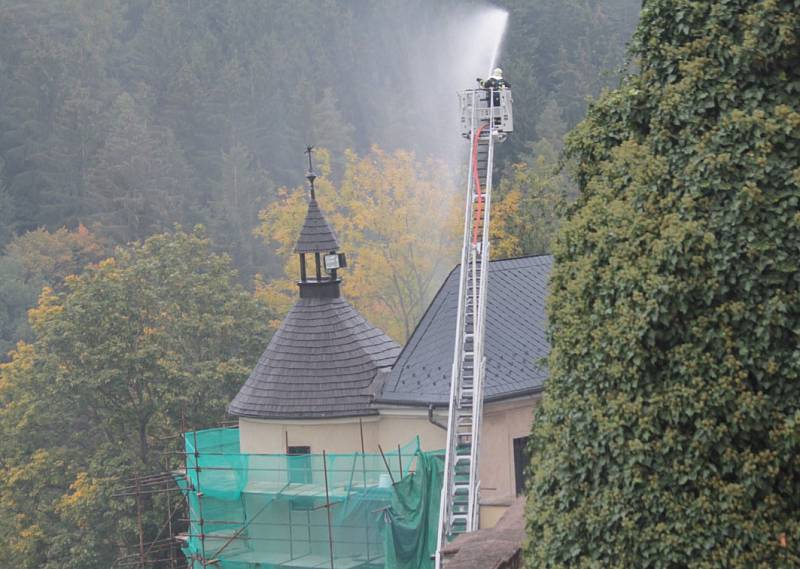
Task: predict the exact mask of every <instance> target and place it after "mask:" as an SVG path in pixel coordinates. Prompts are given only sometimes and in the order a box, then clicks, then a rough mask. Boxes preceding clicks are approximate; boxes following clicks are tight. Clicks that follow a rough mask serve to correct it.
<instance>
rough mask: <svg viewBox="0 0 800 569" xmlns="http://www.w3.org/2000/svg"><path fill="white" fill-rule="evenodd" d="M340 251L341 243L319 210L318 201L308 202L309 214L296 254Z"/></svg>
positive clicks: (304, 223) (298, 240) (299, 238)
mask: <svg viewBox="0 0 800 569" xmlns="http://www.w3.org/2000/svg"><path fill="white" fill-rule="evenodd" d="M337 249H339V241H338V240H337V239H336V234H335V233H334V232H333V229H331V226H330V225H328V221H327V220H326V219H325V216H324V215H323V214H322V210H320V209H319V205H318V204H317V200H315V199H314V198H311V199H310V200H309V201H308V212H307V213H306V219H305V221H304V222H303V228H302V229H301V230H300V236H299V237H298V238H297V244H296V245H295V246H294V252H295V253H324V252H328V251H336V250H337Z"/></svg>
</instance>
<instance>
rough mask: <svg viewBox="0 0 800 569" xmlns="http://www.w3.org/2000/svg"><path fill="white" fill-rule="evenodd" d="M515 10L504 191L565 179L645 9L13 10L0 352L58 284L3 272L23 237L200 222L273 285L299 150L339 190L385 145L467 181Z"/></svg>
mask: <svg viewBox="0 0 800 569" xmlns="http://www.w3.org/2000/svg"><path fill="white" fill-rule="evenodd" d="M503 11H506V12H507V13H508V20H507V29H506V33H505V37H504V39H503V42H502V47H501V49H500V51H499V57H498V61H497V63H498V65H500V66H502V67H503V69H504V71H505V76H506V78H507V79H508V80H509V81H510V83H511V85H512V87H513V92H514V101H515V108H514V114H515V126H516V132H515V133H514V136H513V137H511V138H510V139H509V140H508V141H507V142H505V143H504V144H503V145H500V146H499V147H498V155H497V162H496V176H497V177H496V183H497V181H498V180H502V178H503V174H504V173H507V172H510V171H511V169H512V168H513V166H514V164H518V163H529V164H533V163H534V162H535V161H536V160H537V157H538V158H539V159H540V162H541V161H544V166H546V167H547V168H550V167H556V166H557V157H558V152H559V150H560V148H561V140H562V138H563V136H564V134H565V133H566V132H567V130H568V129H569V128H571V127H572V126H574V125H575V124H576V123H577V122H578V121H579V120H580V119H581V118H582V117H583V115H584V113H585V110H586V107H587V101H588V100H589V98H590V97H592V96H595V95H597V94H598V93H599V92H600V91H601V89H602V88H603V87H605V86H611V85H614V84H616V81H617V73H616V72H617V70H618V69H619V68H620V66H621V65H622V63H623V54H624V50H625V43H626V41H627V40H628V39H629V37H630V35H631V33H632V31H633V28H634V26H635V24H636V21H637V18H638V12H639V2H638V0H503V1H499V2H495V3H493V4H491V5H490V4H488V3H486V2H471V1H460V2H456V1H451V0H444V1H437V2H423V1H421V0H403V1H395V0H392V1H385V0H353V1H349V2H333V1H315V0H293V1H291V2H287V1H264V0H181V1H166V0H127V1H121V0H24V1H23V0H0V250H2V251H3V252H4V255H3V256H0V349H2V351H3V352H5V351H6V350H7V349H8V348H10V347H11V346H13V345H14V343H15V341H16V340H17V339H19V338H20V337H24V336H25V334H26V330H27V327H26V324H25V322H26V317H25V313H26V311H27V309H28V308H30V307H31V306H33V305H34V304H35V301H36V298H37V296H38V294H39V291H40V290H41V287H42V285H43V284H50V285H52V283H53V282H56V281H57V279H56V278H55V277H53V276H52V274H49V275H48V274H45V273H47V271H45V270H42V271H39V268H38V266H37V267H36V268H35V270H33V271H31V268H30V266H28V267H20V263H19V262H18V260H15V258H12V257H13V256H9V252H10V250H9V247H11V246H13V244H14V242H15V240H16V239H19V238H20V237H21V236H24V235H26V234H28V232H31V231H34V230H37V229H40V228H43V229H46V230H48V231H50V232H53V231H57V230H59V229H60V228H66V229H67V230H69V231H74V230H75V229H76V228H79V227H80V226H83V227H85V228H87V229H88V230H89V231H90V232H91V233H92V235H95V236H98V237H99V238H101V239H102V243H103V245H104V247H105V251H110V250H111V248H112V247H113V246H115V245H119V244H125V243H127V242H130V241H133V240H141V239H144V238H146V237H148V236H149V235H152V234H155V233H159V232H163V231H167V230H172V229H173V228H174V226H175V224H181V225H182V226H183V227H187V228H191V227H193V226H194V225H195V224H198V223H201V224H203V225H204V226H205V227H206V228H207V231H208V233H209V235H210V237H211V238H212V242H213V244H214V247H215V249H216V250H218V251H221V252H227V253H228V254H230V255H231V256H232V258H233V260H234V264H235V265H236V267H237V269H238V270H239V272H240V275H241V277H242V282H244V283H249V282H250V280H251V278H252V277H253V275H255V274H256V273H259V274H261V275H262V278H263V279H264V280H266V281H269V280H270V279H271V278H275V277H277V276H279V275H280V274H281V271H282V263H281V260H280V258H279V257H278V256H277V255H276V254H275V251H274V250H272V248H271V247H270V246H269V244H267V243H265V242H264V240H263V239H262V238H260V237H256V236H254V234H253V230H254V229H255V228H256V227H257V226H258V223H259V220H258V212H259V210H262V209H263V208H265V207H268V206H269V205H270V203H272V202H273V201H274V200H275V199H276V195H277V190H278V189H279V188H280V187H282V186H289V187H293V186H297V185H299V184H301V183H302V182H303V179H302V177H303V175H304V171H305V167H306V165H305V157H304V155H303V150H304V148H305V146H306V144H314V145H316V146H318V147H324V148H327V149H328V150H329V151H330V153H331V157H332V166H333V169H332V177H333V178H334V181H335V180H336V179H337V178H340V177H341V176H342V175H343V168H344V162H345V158H344V153H345V150H346V149H352V150H353V151H355V152H356V153H358V154H359V155H364V154H366V153H368V152H369V150H370V148H371V147H372V146H373V145H378V146H379V147H381V148H383V149H384V150H387V151H393V150H396V149H406V150H411V151H413V152H414V153H415V155H416V157H417V158H418V159H419V162H420V164H423V163H424V161H425V160H426V159H427V158H429V157H433V158H435V159H438V160H442V161H444V162H445V163H446V164H447V165H448V166H449V167H450V168H452V169H454V170H456V172H454V177H455V178H458V172H457V170H458V169H459V168H460V167H462V166H461V162H463V160H461V159H460V157H461V156H462V154H461V153H462V152H463V151H464V143H463V141H462V140H461V139H460V138H459V136H458V132H457V128H456V126H455V125H456V120H457V118H458V117H457V112H458V109H457V104H456V95H455V92H456V91H457V90H458V89H463V88H471V87H473V86H474V85H475V83H474V80H475V77H477V76H479V75H480V76H486V74H488V71H489V66H490V59H491V55H492V52H493V51H494V49H495V48H496V47H497V46H498V43H499V41H500V35H501V33H502V27H503V25H504V19H505V16H504V14H503ZM537 144H538V145H539V146H537ZM543 145H544V146H543ZM543 148H546V151H545V150H542V149H543ZM564 180H565V179H564ZM561 183H562V181H559V182H558V184H561ZM563 183H567V182H563ZM502 191H503V188H502V187H500V185H499V184H498V192H500V194H502ZM522 191H523V193H524V191H525V190H524V188H523V189H522ZM320 199H321V201H322V203H323V206H324V201H325V196H321V197H320ZM501 199H502V195H499V196H498V198H497V200H498V204H499V202H500V200H501ZM60 242H62V243H63V242H65V240H64V239H60ZM40 247H41V248H47V247H48V245H46V244H41V245H40ZM73 249H75V248H74V247H73ZM523 252H526V250H524V249H523ZM96 253H97V254H96V255H95V257H97V258H99V257H102V255H101V254H100V253H99V252H96ZM83 260H84V261H85V260H87V259H83ZM88 260H96V258H89V259H88ZM455 262H456V259H455V258H454V259H453V260H452V263H455ZM78 269H79V267H70V269H67V268H63V267H62V268H58V270H57V271H56V273H58V278H61V277H62V276H63V275H62V273H64V274H69V270H78ZM37 271H38V272H37ZM59 271H60V272H59ZM39 273H41V274H39ZM51 273H52V271H51Z"/></svg>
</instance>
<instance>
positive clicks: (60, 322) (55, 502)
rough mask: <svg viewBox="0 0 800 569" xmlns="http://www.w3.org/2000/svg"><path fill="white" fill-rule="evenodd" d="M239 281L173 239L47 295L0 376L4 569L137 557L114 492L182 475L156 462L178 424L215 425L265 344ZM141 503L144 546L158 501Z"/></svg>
mask: <svg viewBox="0 0 800 569" xmlns="http://www.w3.org/2000/svg"><path fill="white" fill-rule="evenodd" d="M236 280H237V275H236V273H235V271H233V269H232V268H231V266H230V261H229V259H227V258H225V257H222V256H217V255H214V254H212V253H211V252H210V250H209V242H208V240H207V239H206V238H204V237H203V236H202V235H201V234H199V233H195V234H191V235H189V234H185V233H182V232H178V233H176V234H174V235H158V236H154V237H151V238H150V239H148V240H147V241H146V242H145V243H144V244H143V245H134V246H131V247H128V248H125V249H118V250H117V251H116V254H115V256H114V257H112V258H109V259H106V260H104V261H102V262H100V263H99V264H98V265H95V266H92V267H90V268H88V269H87V270H86V271H85V272H84V273H83V274H82V275H81V276H78V277H69V278H68V279H67V280H66V282H65V283H64V286H63V290H62V291H61V292H55V291H52V290H48V289H46V290H45V292H44V294H43V295H42V297H41V300H40V302H39V305H38V307H37V308H36V309H34V310H33V311H32V313H31V324H32V326H33V330H34V332H35V334H36V339H35V341H34V342H33V343H31V344H24V343H23V344H20V346H19V347H18V349H17V350H16V351H15V352H14V353H13V359H12V360H11V362H10V363H8V364H4V365H2V367H0V440H2V445H1V446H0V457H1V462H0V512H2V513H3V515H2V516H0V530H2V531H0V553H1V554H2V559H3V563H4V566H6V565H5V563H8V565H7V566H9V567H16V568H19V569H23V568H30V569H33V568H36V569H43V568H54V569H55V568H59V569H64V568H74V569H94V568H96V569H101V568H102V569H106V568H108V567H110V566H111V565H112V562H113V561H114V560H115V559H116V558H117V557H118V556H119V555H121V554H124V553H126V551H127V552H130V551H133V550H134V549H133V548H135V545H136V544H137V543H138V537H137V530H136V525H135V509H134V505H133V503H132V501H131V499H130V498H125V497H112V494H113V493H114V490H115V489H116V490H117V491H119V489H120V488H123V487H125V486H127V485H129V484H130V482H129V479H130V477H132V476H134V474H136V473H137V472H138V473H142V474H151V473H153V472H161V471H163V470H164V469H165V468H166V467H168V466H169V467H176V466H178V465H179V464H180V457H178V456H172V455H169V454H164V451H168V450H176V449H177V443H178V441H177V439H176V438H175V436H176V434H177V433H179V432H180V431H181V428H182V424H181V422H182V420H185V425H186V426H187V427H192V426H209V425H212V424H214V423H215V422H216V421H219V420H221V419H222V418H223V417H224V413H225V409H226V406H227V403H228V402H229V401H230V399H231V398H232V397H233V395H235V393H236V391H237V390H238V388H239V386H240V385H241V383H242V381H243V379H244V377H246V375H247V373H248V372H249V371H250V369H251V367H252V365H253V364H254V363H255V360H256V358H257V357H258V354H259V353H260V352H261V350H262V349H263V347H264V345H265V343H266V341H267V334H268V332H267V322H268V319H269V314H268V312H267V311H266V310H265V309H264V307H263V306H262V305H260V304H259V303H257V302H256V301H255V300H254V299H253V297H252V295H251V294H249V293H248V292H247V291H245V290H244V289H242V288H241V286H239V285H237V284H236ZM166 459H169V460H168V461H167V462H165V460H166ZM173 499H175V498H174V497H173ZM145 500H146V502H145V503H144V504H143V509H144V510H145V519H144V526H145V539H147V540H152V539H154V538H155V537H156V534H157V532H158V529H159V528H160V527H161V526H162V524H163V523H164V521H165V520H166V512H165V503H164V501H163V500H164V498H163V497H158V496H156V497H150V496H146V497H145Z"/></svg>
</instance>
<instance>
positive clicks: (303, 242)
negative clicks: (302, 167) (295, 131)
mask: <svg viewBox="0 0 800 569" xmlns="http://www.w3.org/2000/svg"><path fill="white" fill-rule="evenodd" d="M313 151H314V148H313V147H311V146H309V147H307V148H306V154H307V155H308V173H307V174H306V180H308V189H309V198H308V211H307V212H306V218H305V221H304V222H303V227H302V229H300V236H299V237H298V238H297V244H296V245H295V247H294V252H295V253H297V254H298V255H299V258H300V281H299V282H298V285H299V286H300V298H338V297H339V295H340V294H341V293H340V290H339V283H340V282H341V279H340V278H339V276H338V271H339V269H341V268H343V267H346V266H347V260H346V257H345V255H344V253H339V252H338V251H339V241H338V240H337V239H336V234H335V233H334V231H333V229H332V228H331V226H330V225H329V224H328V221H327V220H326V219H325V215H324V214H323V213H322V210H321V209H320V207H319V204H318V203H317V196H316V189H315V187H314V181H315V180H316V178H317V175H316V174H315V173H314V164H313V162H312V154H313ZM307 255H308V257H307Z"/></svg>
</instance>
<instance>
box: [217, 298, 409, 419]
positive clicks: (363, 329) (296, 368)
mask: <svg viewBox="0 0 800 569" xmlns="http://www.w3.org/2000/svg"><path fill="white" fill-rule="evenodd" d="M399 351H400V347H399V346H398V345H397V344H396V343H395V342H394V341H393V340H392V339H391V338H389V337H388V336H386V335H385V334H384V333H383V332H382V331H381V330H379V329H378V328H375V327H374V326H372V325H371V324H370V323H369V322H367V321H366V320H365V319H364V317H363V316H361V315H360V314H359V313H358V312H357V311H356V310H355V309H354V308H353V307H352V306H350V304H349V303H348V302H347V301H345V300H344V299H342V298H301V299H300V300H299V301H298V302H297V303H296V304H295V305H294V307H292V309H291V311H290V312H289V314H288V315H287V316H286V318H285V319H284V321H283V323H282V324H281V327H280V328H279V329H278V331H277V332H276V333H275V335H274V336H273V337H272V340H271V341H270V343H269V345H268V346H267V349H266V350H265V351H264V354H263V355H262V356H261V359H260V360H259V361H258V364H256V367H255V369H254V370H253V372H252V373H251V374H250V377H249V379H248V380H247V382H245V384H244V386H243V387H242V389H241V390H240V391H239V393H238V394H237V395H236V397H235V398H234V400H233V401H232V402H231V404H230V406H229V407H228V412H229V413H231V414H232V415H237V416H239V417H255V418H262V419H305V418H315V417H316V418H321V417H349V416H358V415H369V414H374V413H375V410H373V409H371V408H370V400H371V394H372V390H371V389H372V381H373V379H374V378H375V375H376V374H377V373H378V371H379V370H380V369H382V368H388V367H389V366H391V365H392V363H393V362H394V360H395V359H396V358H397V354H398V352H399Z"/></svg>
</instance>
